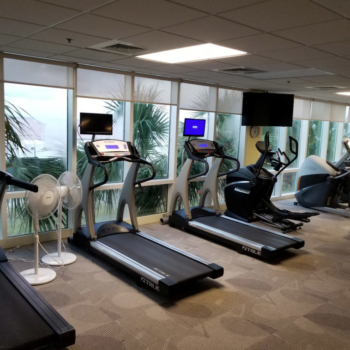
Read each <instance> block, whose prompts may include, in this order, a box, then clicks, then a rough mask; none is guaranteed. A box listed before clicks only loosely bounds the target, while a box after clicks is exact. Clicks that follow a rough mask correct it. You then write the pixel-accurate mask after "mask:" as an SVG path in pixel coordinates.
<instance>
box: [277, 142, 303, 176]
mask: <svg viewBox="0 0 350 350" xmlns="http://www.w3.org/2000/svg"><path fill="white" fill-rule="evenodd" d="M289 150H290V152H291V153H292V154H293V155H294V157H293V159H292V160H290V159H289V157H288V156H287V154H286V152H282V151H281V150H280V149H278V152H279V154H280V155H281V156H282V157H284V159H285V160H286V163H284V162H282V161H281V159H280V157H279V156H278V158H279V159H278V161H279V163H280V164H281V165H282V166H281V167H280V169H279V170H278V171H277V173H276V174H275V175H274V177H275V178H277V176H278V175H279V174H280V173H281V172H282V171H284V170H285V169H286V168H287V167H289V166H290V165H291V164H292V163H293V162H294V161H295V160H296V159H297V158H298V155H299V144H298V141H297V140H296V139H295V138H294V137H292V136H289Z"/></svg>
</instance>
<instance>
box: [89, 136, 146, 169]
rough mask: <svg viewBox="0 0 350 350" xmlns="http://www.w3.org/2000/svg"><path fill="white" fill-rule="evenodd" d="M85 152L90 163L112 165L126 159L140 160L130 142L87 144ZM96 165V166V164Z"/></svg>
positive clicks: (95, 142) (113, 141)
mask: <svg viewBox="0 0 350 350" xmlns="http://www.w3.org/2000/svg"><path fill="white" fill-rule="evenodd" d="M85 152H86V155H87V156H88V159H89V161H90V163H93V164H94V163H96V162H97V163H112V162H117V161H119V160H120V161H122V160H127V159H125V157H126V158H128V159H130V160H131V159H134V160H135V159H140V155H139V153H138V152H137V149H136V147H135V146H134V145H133V144H132V143H131V142H128V141H122V140H97V141H92V142H86V143H85ZM95 165H96V164H95Z"/></svg>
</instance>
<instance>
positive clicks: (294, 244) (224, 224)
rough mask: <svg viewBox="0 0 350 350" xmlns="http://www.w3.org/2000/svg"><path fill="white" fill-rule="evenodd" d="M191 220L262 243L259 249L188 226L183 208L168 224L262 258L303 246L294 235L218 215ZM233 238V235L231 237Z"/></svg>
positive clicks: (302, 242) (173, 215) (174, 214)
mask: <svg viewBox="0 0 350 350" xmlns="http://www.w3.org/2000/svg"><path fill="white" fill-rule="evenodd" d="M193 221H195V222H198V223H201V224H204V225H207V226H210V227H211V228H212V229H218V230H222V231H225V232H227V233H232V235H235V236H239V237H242V238H244V239H247V240H250V241H252V242H255V243H258V244H261V245H263V247H262V249H261V251H258V250H256V249H253V248H251V247H248V246H245V245H244V244H242V243H240V242H236V241H234V240H231V239H227V238H224V237H220V236H216V235H214V234H212V233H210V232H206V231H204V230H201V229H199V228H196V227H193V226H190V225H189V224H188V221H187V220H186V218H185V213H184V210H183V209H181V210H177V211H175V212H174V213H173V214H172V215H171V216H170V217H169V224H170V225H171V226H175V227H177V228H180V229H182V230H184V229H185V230H187V231H189V232H193V233H195V234H198V235H200V236H204V237H206V238H209V239H210V240H213V241H217V242H220V243H222V244H224V245H226V246H229V247H232V248H234V249H235V250H237V251H238V252H240V253H251V254H253V255H258V256H261V257H263V258H272V257H275V256H276V255H278V254H279V253H280V252H281V251H284V250H286V249H289V248H295V249H299V248H302V247H303V246H304V241H303V240H301V239H298V238H295V237H289V236H286V235H283V236H282V235H278V234H274V233H271V232H270V231H267V230H264V229H259V228H257V227H252V226H247V225H245V224H244V223H242V224H241V223H239V222H235V221H232V220H229V219H225V218H221V217H218V216H201V217H197V218H195V219H193ZM233 239H234V237H233Z"/></svg>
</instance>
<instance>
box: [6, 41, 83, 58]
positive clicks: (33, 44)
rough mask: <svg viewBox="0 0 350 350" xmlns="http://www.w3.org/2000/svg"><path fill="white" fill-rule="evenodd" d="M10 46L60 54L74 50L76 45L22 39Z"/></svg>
mask: <svg viewBox="0 0 350 350" xmlns="http://www.w3.org/2000/svg"><path fill="white" fill-rule="evenodd" d="M11 46H12V47H17V48H21V49H27V50H35V51H41V52H48V53H51V54H62V53H65V52H69V51H73V50H76V47H74V46H69V45H59V44H52V43H48V42H46V41H38V40H31V39H22V40H19V41H17V42H16V43H14V44H12V45H11Z"/></svg>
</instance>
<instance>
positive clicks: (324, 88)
mask: <svg viewBox="0 0 350 350" xmlns="http://www.w3.org/2000/svg"><path fill="white" fill-rule="evenodd" d="M306 88H307V89H313V90H338V89H346V87H345V86H336V85H333V86H306Z"/></svg>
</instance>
